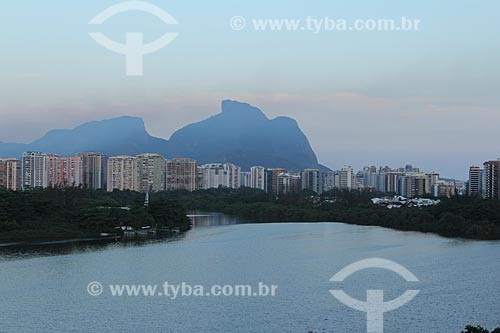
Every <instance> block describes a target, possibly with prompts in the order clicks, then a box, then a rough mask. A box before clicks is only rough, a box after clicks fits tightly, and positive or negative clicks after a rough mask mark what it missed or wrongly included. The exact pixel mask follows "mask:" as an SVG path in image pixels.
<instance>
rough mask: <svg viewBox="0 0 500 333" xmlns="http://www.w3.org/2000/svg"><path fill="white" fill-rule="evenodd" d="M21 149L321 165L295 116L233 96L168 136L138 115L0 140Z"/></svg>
mask: <svg viewBox="0 0 500 333" xmlns="http://www.w3.org/2000/svg"><path fill="white" fill-rule="evenodd" d="M24 151H44V152H51V153H56V154H59V155H74V154H76V153H77V152H81V151H100V152H103V153H104V154H105V155H106V156H114V155H137V154H140V153H158V154H161V155H163V156H165V157H166V158H175V157H189V158H193V159H196V160H197V161H198V163H199V164H204V163H209V162H214V163H215V162H220V163H225V162H230V163H234V164H236V165H239V166H241V167H242V168H243V169H244V170H248V169H249V168H250V166H253V165H262V166H265V167H269V168H271V167H284V168H287V169H291V170H302V169H305V168H321V169H324V168H325V167H323V166H322V165H319V164H318V161H317V157H316V154H315V153H314V151H313V150H312V148H311V146H310V144H309V141H308V139H307V137H306V136H305V134H304V133H303V132H302V130H301V129H300V127H299V125H298V123H297V121H296V120H295V119H293V118H290V117H286V116H279V117H276V118H273V119H269V118H268V117H267V116H266V115H265V114H264V113H263V112H262V111H261V110H260V109H259V108H257V107H255V106H252V105H250V104H248V103H241V102H238V101H234V100H224V101H222V103H221V112H219V113H217V114H214V115H212V116H210V117H208V118H206V119H203V120H200V121H198V122H193V123H190V124H187V125H185V126H183V127H182V128H180V129H178V130H176V131H175V132H174V133H173V134H172V135H171V136H170V138H169V139H168V140H167V139H163V138H159V137H154V136H152V135H150V134H149V133H148V132H147V130H146V127H145V124H144V120H143V119H142V118H141V117H137V116H119V117H115V118H109V119H103V120H94V121H89V122H85V123H82V124H80V125H78V126H75V127H74V128H72V129H54V130H50V131H48V132H47V133H46V134H45V135H43V136H42V137H40V138H39V139H36V140H34V141H33V142H31V143H28V144H23V143H15V142H0V156H1V157H16V158H19V157H20V156H21V155H22V153H23V152H24Z"/></svg>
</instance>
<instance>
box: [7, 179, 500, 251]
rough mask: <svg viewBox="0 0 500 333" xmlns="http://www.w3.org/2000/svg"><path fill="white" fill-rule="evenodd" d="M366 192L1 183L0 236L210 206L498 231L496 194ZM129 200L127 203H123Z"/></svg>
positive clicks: (262, 214)
mask: <svg viewBox="0 0 500 333" xmlns="http://www.w3.org/2000/svg"><path fill="white" fill-rule="evenodd" d="M380 195H381V194H380V193H373V192H347V191H329V192H325V193H323V194H322V195H321V196H318V195H316V194H315V193H314V192H308V191H303V192H300V193H294V194H290V195H286V196H281V197H276V196H274V195H271V194H267V193H265V192H263V191H260V190H255V189H249V188H240V189H238V190H234V189H227V188H220V189H210V190H203V191H195V192H187V191H175V192H161V193H154V194H153V195H152V196H151V202H150V205H149V207H148V208H145V207H144V194H140V193H136V192H128V191H125V192H120V191H115V192H111V193H108V192H105V191H91V190H82V189H75V188H68V189H64V190H60V189H59V190H55V189H44V190H35V191H26V192H12V191H7V190H3V189H0V241H4V242H5V241H17V240H30V239H62V238H77V237H95V236H98V235H99V234H100V233H102V232H106V233H110V232H114V231H116V230H115V227H117V226H123V225H127V226H128V225H129V226H132V227H135V228H138V227H140V226H144V225H151V226H167V227H179V228H181V229H184V230H185V229H187V228H188V225H189V221H188V219H187V217H186V210H201V211H215V212H221V213H226V214H231V215H235V216H239V217H242V218H245V219H248V220H249V221H252V222H302V221H303V222H316V221H338V222H344V223H351V224H358V225H377V226H383V227H387V228H393V229H399V230H411V231H421V232H432V233H436V234H440V235H443V236H448V237H464V238H474V239H500V200H482V199H474V198H468V197H454V198H451V199H446V198H443V199H442V202H441V204H439V205H437V206H431V207H422V208H408V207H403V208H399V209H392V210H390V209H387V208H384V207H378V206H375V205H373V204H372V203H371V200H370V199H371V198H373V197H375V196H380ZM122 207H129V208H130V209H129V210H127V209H123V208H122Z"/></svg>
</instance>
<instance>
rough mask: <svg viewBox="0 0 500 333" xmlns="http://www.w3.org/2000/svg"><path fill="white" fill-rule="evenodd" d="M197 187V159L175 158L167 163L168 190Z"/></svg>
mask: <svg viewBox="0 0 500 333" xmlns="http://www.w3.org/2000/svg"><path fill="white" fill-rule="evenodd" d="M196 188H197V167H196V160H192V159H189V158H174V159H171V160H168V161H167V163H166V189H167V191H174V190H187V191H194V190H196Z"/></svg>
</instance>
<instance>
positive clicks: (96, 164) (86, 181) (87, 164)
mask: <svg viewBox="0 0 500 333" xmlns="http://www.w3.org/2000/svg"><path fill="white" fill-rule="evenodd" d="M76 156H77V157H79V158H80V159H81V160H82V187H83V188H86V189H92V190H97V189H101V188H104V184H105V172H104V154H102V153H99V152H83V153H78V154H76Z"/></svg>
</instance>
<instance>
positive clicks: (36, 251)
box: [0, 212, 240, 261]
mask: <svg viewBox="0 0 500 333" xmlns="http://www.w3.org/2000/svg"><path fill="white" fill-rule="evenodd" d="M188 217H189V218H190V219H191V221H192V230H193V229H196V228H203V227H213V226H217V225H232V224H237V223H239V221H240V220H238V219H236V218H235V217H232V216H228V215H224V214H220V213H206V212H190V213H189V214H188ZM192 230H191V231H188V233H190V232H192ZM185 236H186V233H180V234H175V235H168V236H162V237H121V238H106V239H71V240H64V241H53V242H46V241H39V242H30V243H4V244H0V261H9V260H17V259H26V258H32V257H46V256H55V255H66V254H73V253H83V252H92V251H104V250H109V249H116V248H120V247H133V246H147V245H151V244H158V243H168V242H176V241H179V240H182V239H184V238H185Z"/></svg>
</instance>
